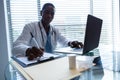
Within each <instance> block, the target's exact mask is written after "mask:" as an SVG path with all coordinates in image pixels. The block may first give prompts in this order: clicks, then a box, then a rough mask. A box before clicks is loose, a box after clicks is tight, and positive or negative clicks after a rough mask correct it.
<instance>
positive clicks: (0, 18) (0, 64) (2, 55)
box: [0, 0, 9, 80]
mask: <svg viewBox="0 0 120 80" xmlns="http://www.w3.org/2000/svg"><path fill="white" fill-rule="evenodd" d="M5 1H6V0H0V80H5V78H4V70H5V68H6V66H7V64H8V53H9V47H8V45H9V44H8V43H9V42H8V41H9V40H8V32H9V31H8V26H6V25H7V24H6V21H7V18H6V9H4V6H5V4H4V2H5Z"/></svg>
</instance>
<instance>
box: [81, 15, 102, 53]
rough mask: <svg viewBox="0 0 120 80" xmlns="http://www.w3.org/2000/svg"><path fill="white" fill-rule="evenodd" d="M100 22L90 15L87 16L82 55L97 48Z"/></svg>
mask: <svg viewBox="0 0 120 80" xmlns="http://www.w3.org/2000/svg"><path fill="white" fill-rule="evenodd" d="M102 22H103V20H102V19H100V18H97V17H95V16H93V15H90V14H89V15H88V17H87V24H86V31H85V38H84V48H83V55H84V54H85V53H87V52H89V51H91V50H93V49H95V48H97V47H98V45H99V39H100V34H101V27H102Z"/></svg>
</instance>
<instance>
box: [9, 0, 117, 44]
mask: <svg viewBox="0 0 120 80" xmlns="http://www.w3.org/2000/svg"><path fill="white" fill-rule="evenodd" d="M38 2H39V3H38ZM46 2H51V3H53V4H54V5H55V7H56V13H55V17H54V20H53V22H52V23H51V24H53V25H54V26H55V27H57V28H59V30H60V32H61V33H62V34H63V35H64V36H65V37H66V38H67V39H70V40H73V39H74V40H79V41H82V42H83V41H84V33H85V27H86V19H87V15H88V14H93V15H94V16H96V17H99V18H101V19H103V26H102V34H101V38H100V43H102V44H107V45H109V44H113V41H114V42H116V44H117V43H118V41H116V39H117V40H118V36H119V22H118V21H119V20H118V19H119V18H118V17H116V15H118V16H119V14H118V13H119V12H118V9H119V8H118V7H119V5H118V4H117V3H118V2H119V0H72V1H70V0H24V1H23V0H10V3H9V6H8V8H10V12H9V13H8V15H9V16H10V17H9V20H10V21H9V22H11V24H10V23H9V24H10V26H11V27H10V29H11V28H12V29H11V33H12V36H11V38H13V41H15V40H16V38H17V37H18V36H19V35H20V33H21V31H22V29H23V27H24V25H25V24H27V23H29V22H31V21H38V19H39V18H40V14H39V11H40V10H39V9H40V8H42V6H43V4H44V3H46Z"/></svg>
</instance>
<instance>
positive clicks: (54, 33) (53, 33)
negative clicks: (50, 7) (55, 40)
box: [38, 22, 56, 46]
mask: <svg viewBox="0 0 120 80" xmlns="http://www.w3.org/2000/svg"><path fill="white" fill-rule="evenodd" d="M38 26H39V29H40V32H41V36H42V41H43V42H42V45H43V46H45V45H44V43H45V40H44V37H43V32H42V28H41V26H43V25H42V23H41V22H38ZM51 29H52V31H51V32H50V33H49V35H50V34H51V35H50V36H53V35H54V36H55V35H56V32H55V30H54V29H53V27H51ZM46 35H47V34H46Z"/></svg>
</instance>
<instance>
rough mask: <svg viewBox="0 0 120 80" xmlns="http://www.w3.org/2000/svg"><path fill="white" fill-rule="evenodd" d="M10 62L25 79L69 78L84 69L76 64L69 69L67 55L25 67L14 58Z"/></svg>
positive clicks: (58, 79) (62, 79) (60, 79)
mask: <svg viewBox="0 0 120 80" xmlns="http://www.w3.org/2000/svg"><path fill="white" fill-rule="evenodd" d="M10 63H11V64H12V65H13V66H14V67H15V68H16V69H17V70H18V71H20V72H21V73H22V74H23V76H24V77H25V78H26V79H27V80H69V79H71V78H74V77H76V76H78V75H80V74H81V73H82V71H85V70H86V69H85V68H81V67H79V66H78V65H77V68H76V69H72V70H70V69H69V64H68V57H63V58H59V59H55V60H52V61H48V62H44V63H40V64H37V65H34V66H29V67H25V68H23V67H22V66H21V65H19V64H18V63H17V62H16V61H14V60H11V62H10Z"/></svg>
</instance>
